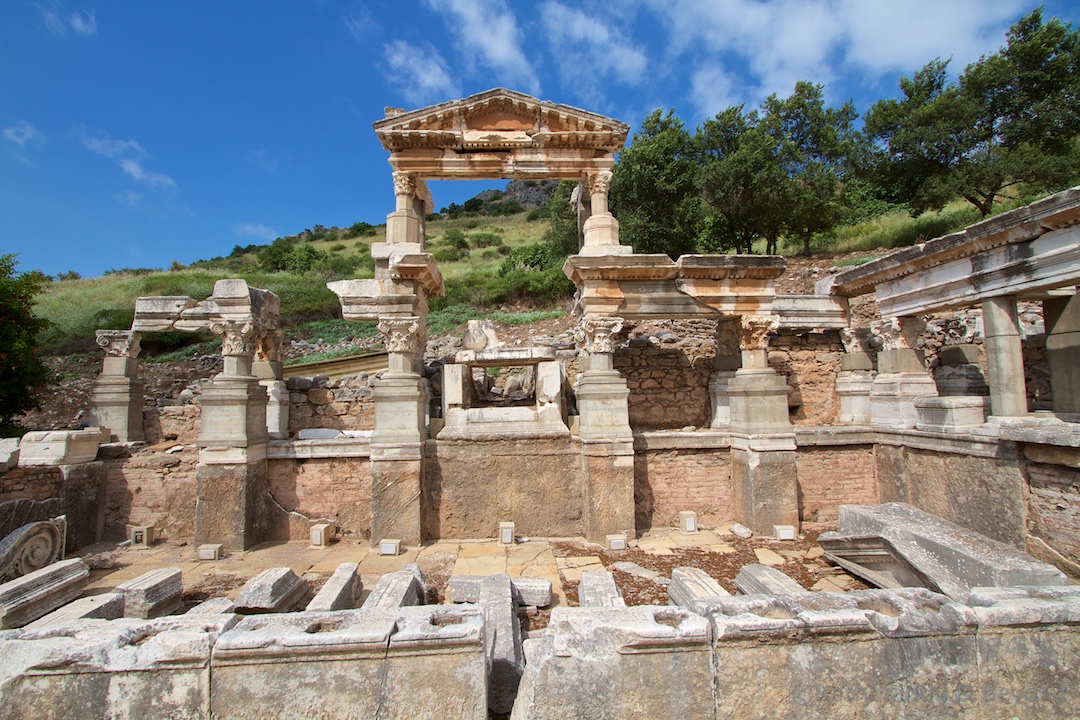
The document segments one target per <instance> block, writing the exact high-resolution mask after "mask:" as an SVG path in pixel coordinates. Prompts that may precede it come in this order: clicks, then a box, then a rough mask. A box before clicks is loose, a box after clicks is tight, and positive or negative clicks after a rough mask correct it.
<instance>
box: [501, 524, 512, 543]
mask: <svg viewBox="0 0 1080 720" xmlns="http://www.w3.org/2000/svg"><path fill="white" fill-rule="evenodd" d="M498 537H499V544H500V545H502V546H507V545H513V544H514V523H512V522H501V523H499V535H498Z"/></svg>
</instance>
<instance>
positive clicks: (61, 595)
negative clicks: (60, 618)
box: [0, 558, 90, 629]
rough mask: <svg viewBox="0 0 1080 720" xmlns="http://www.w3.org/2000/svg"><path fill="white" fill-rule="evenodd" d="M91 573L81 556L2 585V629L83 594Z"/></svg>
mask: <svg viewBox="0 0 1080 720" xmlns="http://www.w3.org/2000/svg"><path fill="white" fill-rule="evenodd" d="M89 577H90V571H89V570H87V569H86V564H85V563H83V561H82V560H80V559H79V558H72V559H71V560H61V561H60V562H58V563H53V564H52V565H47V566H45V567H43V568H41V569H40V570H35V571H34V572H32V573H29V574H27V575H23V576H22V577H21V578H16V579H15V580H12V581H10V582H6V583H4V584H3V585H0V629H5V628H17V627H22V626H23V625H27V624H29V623H31V622H33V621H34V620H37V619H38V618H40V617H44V616H46V615H48V614H49V613H51V612H52V611H53V610H56V609H57V608H59V607H61V606H63V605H67V604H68V603H69V602H71V601H72V600H74V599H75V598H77V597H79V595H81V594H82V591H83V589H85V588H86V583H87V581H88V578H89Z"/></svg>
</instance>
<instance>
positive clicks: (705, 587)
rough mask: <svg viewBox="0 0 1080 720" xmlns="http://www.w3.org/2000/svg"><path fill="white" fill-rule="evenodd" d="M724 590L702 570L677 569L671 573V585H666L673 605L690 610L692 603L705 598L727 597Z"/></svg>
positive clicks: (727, 593) (727, 594) (728, 594)
mask: <svg viewBox="0 0 1080 720" xmlns="http://www.w3.org/2000/svg"><path fill="white" fill-rule="evenodd" d="M730 595H731V593H729V592H728V591H727V590H725V589H724V588H723V587H722V586H721V585H720V583H718V582H716V580H714V579H713V578H712V577H710V576H709V574H708V573H706V572H705V571H704V570H699V569H697V568H692V567H677V568H675V569H674V570H672V571H671V583H670V584H669V585H668V597H669V598H670V599H671V603H672V604H673V605H680V606H682V607H685V608H692V607H693V604H694V601H696V600H700V599H705V598H717V597H728V596H730Z"/></svg>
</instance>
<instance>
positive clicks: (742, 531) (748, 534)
mask: <svg viewBox="0 0 1080 720" xmlns="http://www.w3.org/2000/svg"><path fill="white" fill-rule="evenodd" d="M730 529H731V533H732V534H733V535H734V536H735V537H740V538H742V539H743V540H749V539H750V538H752V537H753V536H754V531H753V530H751V529H750V528H748V527H746V526H745V525H743V524H742V523H735V524H734V525H732V526H731V528H730Z"/></svg>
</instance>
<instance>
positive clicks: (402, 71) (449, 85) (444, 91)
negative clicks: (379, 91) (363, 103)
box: [383, 40, 461, 107]
mask: <svg viewBox="0 0 1080 720" xmlns="http://www.w3.org/2000/svg"><path fill="white" fill-rule="evenodd" d="M383 57H384V59H385V61H386V71H387V72H386V75H387V77H386V81H387V82H388V83H389V84H390V85H391V86H393V87H395V88H397V89H398V90H399V91H400V92H401V94H402V96H403V97H404V98H405V99H406V100H408V101H409V102H410V103H412V104H413V105H414V106H417V107H419V106H422V105H426V104H428V103H431V102H435V101H441V100H450V99H452V98H454V97H456V96H458V95H459V94H461V88H460V87H459V86H458V84H457V82H456V81H455V80H454V79H453V77H451V75H450V69H449V67H448V66H447V64H446V61H445V60H444V59H443V57H442V55H440V54H439V51H438V50H436V49H435V48H433V47H431V46H428V47H427V49H424V48H420V47H417V46H415V45H411V44H409V43H407V42H405V41H404V40H395V41H393V42H391V43H388V44H387V45H384V46H383Z"/></svg>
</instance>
